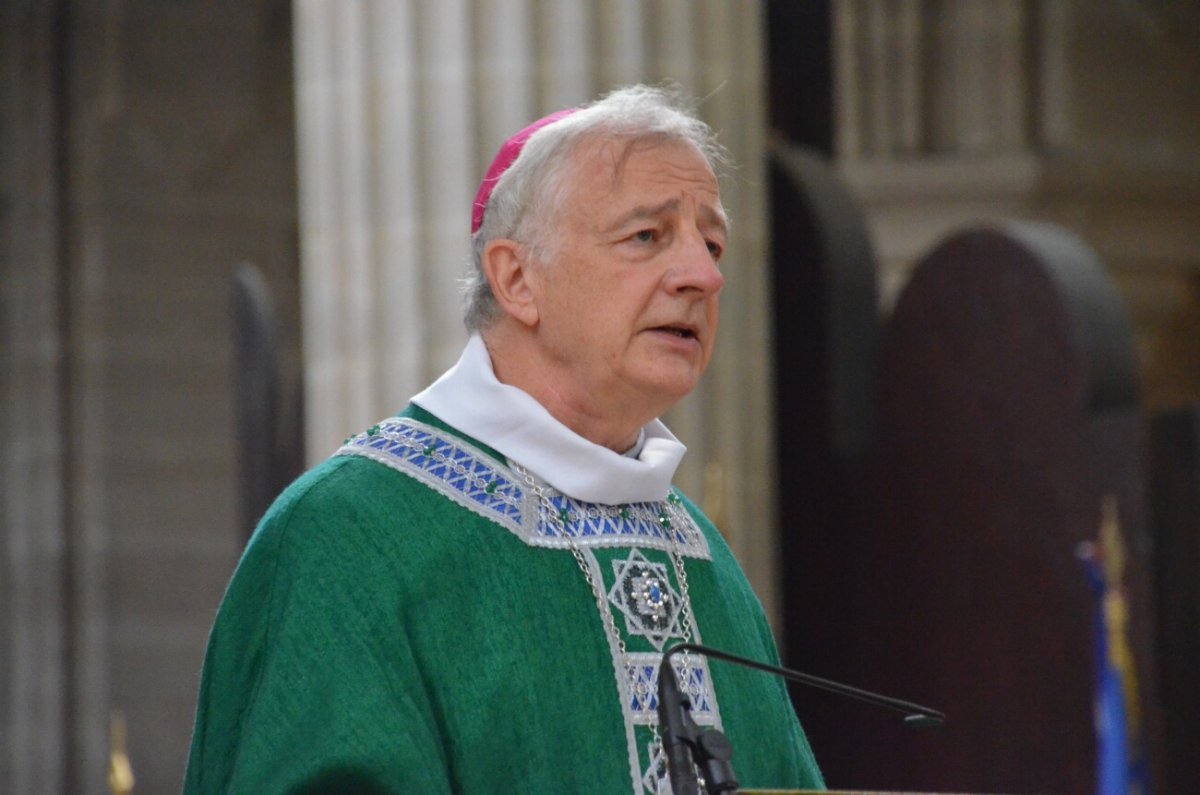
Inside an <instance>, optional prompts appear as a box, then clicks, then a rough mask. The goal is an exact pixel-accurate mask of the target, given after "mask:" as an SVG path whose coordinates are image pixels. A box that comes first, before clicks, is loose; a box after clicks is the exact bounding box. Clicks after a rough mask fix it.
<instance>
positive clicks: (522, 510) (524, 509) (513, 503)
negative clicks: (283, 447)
mask: <svg viewBox="0 0 1200 795" xmlns="http://www.w3.org/2000/svg"><path fill="white" fill-rule="evenodd" d="M336 455H357V456H363V457H366V458H370V459H372V460H374V461H377V462H379V463H381V464H384V465H386V466H389V467H391V468H393V469H396V470H398V471H400V472H403V473H404V474H406V475H409V476H411V477H413V478H415V479H417V480H419V481H421V482H422V483H424V484H426V485H427V486H429V487H430V488H432V489H435V490H436V491H438V492H440V493H441V494H443V495H445V496H446V497H449V498H450V499H452V500H454V501H455V502H457V503H458V504H460V505H462V506H463V507H465V508H467V509H469V510H471V511H473V512H474V513H477V514H479V515H480V516H483V517H485V518H487V519H491V520H492V521H494V522H496V523H497V524H499V525H501V526H503V527H504V528H506V529H507V530H509V531H510V532H512V533H514V534H515V535H517V536H518V537H520V538H521V539H522V540H523V541H524V542H525V543H526V544H529V545H530V546H540V547H553V548H559V549H566V548H569V547H570V546H571V543H572V540H574V543H575V544H576V545H577V546H580V547H588V546H597V547H608V546H635V545H636V546H640V547H647V548H652V549H670V548H671V546H672V536H673V537H674V538H673V540H674V544H675V545H677V546H678V548H679V551H680V552H681V553H682V554H684V555H687V556H689V557H693V558H701V559H704V560H710V559H711V556H710V553H709V550H708V542H707V541H706V540H705V538H704V535H703V533H701V532H700V529H699V528H698V527H696V525H695V523H694V522H693V521H692V520H691V517H690V516H689V515H688V513H687V511H685V510H683V508H682V507H679V508H676V507H675V503H677V502H678V497H676V496H675V495H674V494H672V495H671V497H672V498H673V499H668V500H662V501H658V502H639V503H629V504H627V505H599V504H596V503H589V502H582V501H580V500H576V499H574V498H572V497H568V496H566V495H564V494H560V493H559V492H557V491H555V490H554V489H552V488H550V487H549V486H547V487H545V488H544V492H545V495H546V497H547V501H546V502H548V503H549V505H546V504H544V503H543V502H542V501H541V500H538V499H537V497H536V495H534V494H532V493H531V492H530V490H529V489H527V488H525V485H524V483H523V482H522V480H521V478H520V476H518V475H517V473H516V472H514V471H513V470H512V468H511V467H509V466H507V465H506V464H502V463H500V462H498V461H496V460H494V459H492V458H491V457H490V456H488V455H487V454H486V453H484V452H482V451H481V450H479V449H478V448H476V447H475V446H474V445H471V444H469V443H468V442H465V441H463V440H462V439H459V438H457V437H455V436H452V435H450V434H448V433H445V432H444V431H441V430H439V429H437V428H434V427H432V426H430V425H426V424H425V423H422V422H418V421H416V420H413V419H409V418H407V417H395V418H392V419H389V420H385V421H384V422H381V423H379V424H378V425H376V426H374V427H372V428H371V429H369V430H367V431H365V432H363V433H360V434H358V435H357V436H352V437H351V438H349V439H347V440H346V443H345V444H343V445H342V447H341V448H340V449H338V451H337V453H336ZM550 510H553V511H555V512H557V515H556V516H551V515H549V511H550Z"/></svg>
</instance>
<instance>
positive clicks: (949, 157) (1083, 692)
mask: <svg viewBox="0 0 1200 795" xmlns="http://www.w3.org/2000/svg"><path fill="white" fill-rule="evenodd" d="M1198 42H1200V3H1196V2H1193V1H1192V0H812V1H811V2H809V0H805V2H794V1H793V0H756V1H753V2H752V1H751V0H746V1H745V2H741V1H739V2H726V1H725V0H698V1H697V2H691V1H690V0H653V1H651V0H646V1H645V2H640V1H639V0H561V2H560V1H559V0H438V2H411V1H408V2H399V1H398V0H397V1H393V0H354V1H353V2H338V1H337V0H294V2H290V1H289V0H237V1H236V2H235V1H234V0H219V1H218V2H211V1H210V2H201V1H200V0H170V1H169V2H168V1H166V0H53V1H52V0H44V1H42V2H39V1H38V0H15V1H13V2H6V3H4V4H3V6H2V7H0V325H2V331H0V341H2V344H0V359H2V364H3V367H2V369H0V372H2V373H3V378H2V380H0V417H2V418H3V419H2V421H0V454H2V455H3V465H4V470H3V476H2V477H0V537H2V539H3V543H2V544H0V605H2V606H3V607H2V608H0V683H2V689H0V693H3V695H2V696H0V792H14V793H16V792H44V793H102V792H107V791H109V786H108V783H107V782H106V770H107V769H108V766H109V764H110V756H111V753H112V750H113V744H112V741H113V737H112V735H113V733H112V730H111V726H112V719H113V716H114V715H115V714H119V715H121V716H123V719H124V723H125V726H126V742H125V743H124V750H125V752H126V753H127V754H128V757H129V759H130V763H131V766H132V770H133V773H134V776H135V779H136V785H135V790H134V791H136V792H145V793H160V792H163V793H166V792H176V791H178V789H179V786H180V783H181V781H182V775H183V767H184V762H185V759H186V754H187V747H188V742H189V739H190V734H191V728H192V720H193V710H194V708H195V699H196V686H197V683H198V678H199V669H200V664H201V661H202V658H203V653H204V647H205V642H206V637H207V633H208V630H209V627H210V626H211V622H212V619H213V615H214V611H215V610H216V607H217V605H218V603H219V600H220V598H221V595H222V592H223V589H224V587H225V585H226V583H227V581H228V579H229V577H230V575H231V573H232V571H233V567H234V565H235V564H236V562H237V559H238V556H239V554H240V551H241V549H242V547H243V545H244V544H245V542H246V539H247V537H248V535H249V533H250V531H251V530H252V526H253V522H254V520H255V518H256V516H257V512H261V510H262V507H263V500H265V499H269V497H270V496H271V495H272V494H273V493H274V492H276V491H277V490H278V488H279V486H280V485H281V484H282V483H283V482H286V480H287V479H288V478H289V477H291V476H292V475H294V474H295V473H296V471H297V470H298V469H299V468H301V467H302V466H304V465H305V464H306V463H309V464H311V463H313V462H316V461H319V460H321V459H322V458H323V457H325V456H326V455H328V454H329V453H330V452H332V451H333V450H334V449H336V447H337V445H338V444H339V443H340V442H341V440H342V439H343V438H344V437H346V436H348V435H350V434H352V433H355V432H358V431H360V430H362V429H364V428H366V427H368V426H369V425H371V424H372V423H374V422H375V421H377V420H378V419H380V418H382V417H385V416H388V415H390V414H392V413H394V412H395V411H397V410H398V409H399V408H400V407H402V406H403V404H404V403H405V402H406V400H407V398H408V397H409V396H410V395H411V394H413V393H414V392H416V391H417V390H418V389H420V388H421V387H422V386H424V385H425V384H426V383H428V382H429V381H430V380H431V379H432V378H434V377H436V376H437V375H438V374H440V373H441V372H442V371H443V370H444V369H445V368H446V367H447V366H448V365H449V364H451V363H453V361H454V360H455V359H456V358H457V355H458V352H459V350H460V348H461V345H462V343H463V341H464V340H465V332H464V331H463V329H462V325H461V322H460V320H459V317H460V314H459V297H458V293H457V279H458V278H459V277H460V276H461V275H462V273H463V271H464V269H465V266H466V262H467V258H468V253H469V247H468V246H469V240H468V234H467V233H468V223H469V207H470V202H471V197H472V195H473V194H474V190H475V183H476V181H477V179H478V176H479V174H480V173H481V172H482V170H483V168H484V166H485V164H486V163H487V161H488V160H489V159H490V157H491V155H492V153H493V152H494V150H495V148H496V147H497V146H498V144H499V143H500V141H502V140H503V139H504V138H505V137H506V136H507V135H508V134H509V133H511V132H512V131H513V130H516V129H518V128H520V127H521V126H523V124H524V123H525V122H527V121H528V120H530V119H533V118H535V117H537V116H539V115H541V114H543V113H545V112H548V111H550V110H554V109H557V108H561V107H566V106H569V105H573V104H577V103H581V102H584V101H587V100H588V99H590V98H593V97H595V96H597V95H598V94H600V93H603V92H604V91H605V90H606V89H608V88H611V87H615V86H618V85H623V84H628V83H632V82H661V81H672V82H674V83H677V84H678V85H679V86H681V87H682V88H683V89H684V90H685V91H686V92H687V93H688V94H690V95H692V96H695V97H697V98H699V99H700V100H701V105H700V108H701V115H702V116H703V117H704V118H705V119H706V120H707V121H708V122H710V123H711V124H712V125H713V126H714V127H715V128H716V129H717V130H718V131H719V133H720V137H721V140H722V142H723V143H724V145H725V146H726V147H727V148H728V149H729V151H730V153H731V155H732V158H733V161H734V162H735V164H736V165H735V167H734V168H733V169H731V171H730V173H729V174H728V175H727V176H726V178H725V179H724V182H723V188H722V190H723V198H724V201H725V204H726V207H727V208H728V210H729V211H730V214H731V216H732V217H733V219H734V240H733V244H732V245H731V247H730V250H729V252H728V255H727V261H728V262H729V263H730V265H729V266H728V272H727V280H728V281H727V286H726V288H725V293H724V295H723V297H722V310H723V312H722V313H723V318H722V320H723V323H722V331H721V334H722V336H721V339H720V342H719V344H718V348H717V352H716V354H715V357H714V360H713V364H712V367H711V368H710V370H709V372H708V374H707V375H706V377H705V382H704V384H703V386H702V388H701V389H700V390H698V391H697V393H696V394H694V395H693V396H691V397H690V398H688V400H687V401H685V403H683V404H681V405H680V406H679V407H677V408H676V409H675V410H673V412H672V414H671V415H670V416H669V417H668V418H667V422H668V424H669V425H670V426H671V427H672V429H673V430H674V431H675V433H676V435H678V436H679V437H680V438H681V439H682V440H683V441H684V442H685V443H686V444H687V445H688V447H689V454H688V457H687V458H686V459H685V464H684V468H683V470H682V471H681V474H680V477H679V481H678V484H679V485H680V486H681V487H682V488H683V489H684V490H685V491H686V492H688V493H690V494H692V495H693V496H695V497H696V498H697V499H698V501H699V502H702V503H703V504H704V505H705V507H706V509H707V510H708V511H709V512H710V515H713V516H714V519H716V520H717V522H718V523H719V525H720V527H721V529H722V531H723V532H724V533H725V534H726V537H727V539H728V540H729V542H730V545H731V546H732V547H733V549H734V551H735V553H736V554H737V555H738V557H739V559H740V560H741V561H742V564H743V566H744V567H745V568H746V570H747V572H748V574H749V576H750V579H751V581H752V583H753V584H754V586H755V588H756V590H757V592H758V594H759V596H760V598H761V600H762V601H763V603H764V606H765V607H766V609H767V611H768V615H769V616H770V617H771V619H772V622H773V626H774V629H775V631H776V634H777V637H778V639H779V642H780V649H781V653H782V655H783V657H784V660H785V663H786V664H788V665H790V666H792V667H795V668H798V669H801V670H804V671H807V672H809V673H813V674H817V675H819V676H826V677H829V678H833V679H838V680H842V681H846V682H848V683H850V684H855V685H859V686H862V687H866V688H870V689H877V690H882V691H884V692H887V693H889V694H891V695H895V696H899V697H901V698H907V699H911V700H913V701H917V702H921V703H928V704H930V705H932V706H935V707H937V708H939V709H943V710H944V711H945V712H947V714H948V715H949V722H948V724H947V726H946V727H945V728H944V729H943V730H941V731H940V732H924V733H913V732H910V731H908V730H906V729H905V728H904V727H902V726H900V725H899V723H898V722H897V721H895V720H894V718H893V717H892V716H890V715H887V714H882V715H881V714H876V713H875V712H872V711H871V709H870V708H869V707H865V706H861V705H858V704H856V703H854V702H846V701H839V700H836V699H835V698H834V697H832V696H828V695H826V694H823V693H819V692H803V691H800V690H797V689H793V690H792V696H793V699H794V702H795V704H796V706H797V710H798V712H799V715H800V719H801V722H802V723H803V724H804V725H805V727H806V729H807V731H808V732H809V734H810V737H811V739H812V743H813V746H814V750H815V753H816V755H817V759H818V761H819V762H820V763H821V764H822V767H823V769H824V771H825V775H826V779H827V781H828V783H829V785H830V786H831V787H837V788H860V789H861V788H873V789H888V790H926V791H959V792H1033V791H1056V792H1069V793H1083V792H1088V791H1095V765H1096V760H1097V756H1098V754H1099V753H1100V743H1099V742H1098V741H1097V738H1096V735H1095V733H1094V731H1093V712H1092V706H1093V705H1092V698H1093V692H1094V679H1095V675H1096V674H1095V670H1094V665H1093V662H1094V661H1093V649H1094V634H1095V631H1096V627H1095V623H1094V619H1095V615H1096V598H1095V594H1094V593H1093V591H1092V587H1091V586H1090V585H1089V582H1088V579H1087V575H1086V572H1085V567H1084V565H1083V564H1082V562H1081V561H1080V560H1079V550H1080V548H1081V544H1085V543H1087V542H1089V541H1094V540H1095V539H1097V538H1098V534H1099V531H1100V527H1101V525H1102V523H1103V522H1102V519H1103V517H1104V511H1103V509H1102V506H1103V505H1105V504H1107V505H1110V506H1112V512H1111V514H1110V516H1109V519H1110V520H1111V524H1112V526H1116V527H1119V529H1120V537H1121V538H1122V539H1123V541H1122V543H1123V547H1122V548H1123V549H1124V552H1125V561H1126V565H1125V566H1124V568H1123V570H1122V571H1121V572H1120V582H1117V583H1112V584H1113V585H1114V587H1119V590H1120V593H1121V594H1122V595H1123V597H1124V599H1125V600H1126V603H1127V605H1128V609H1129V622H1128V639H1129V643H1130V645H1131V648H1132V652H1133V658H1132V659H1133V670H1134V671H1135V672H1136V678H1137V683H1138V699H1137V702H1136V705H1132V706H1136V709H1129V710H1128V711H1131V712H1134V713H1136V714H1135V717H1136V720H1137V721H1138V734H1139V736H1140V737H1141V738H1142V739H1141V743H1142V745H1141V750H1143V751H1144V753H1145V758H1146V764H1147V766H1148V771H1149V775H1150V778H1151V781H1152V785H1153V788H1154V790H1155V791H1157V792H1161V793H1182V792H1197V791H1200V772H1198V770H1197V767H1196V765H1195V749H1196V748H1197V747H1200V681H1198V680H1197V677H1196V676H1195V673H1194V666H1195V664H1196V662H1197V660H1200V630H1198V628H1200V91H1197V85H1198V84H1200V44H1198ZM1130 706H1131V705H1127V707H1130ZM735 764H736V758H735Z"/></svg>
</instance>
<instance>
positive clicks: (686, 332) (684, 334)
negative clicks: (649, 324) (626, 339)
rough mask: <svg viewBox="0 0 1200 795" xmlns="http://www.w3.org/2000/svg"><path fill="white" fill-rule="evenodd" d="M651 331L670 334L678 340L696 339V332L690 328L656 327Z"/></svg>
mask: <svg viewBox="0 0 1200 795" xmlns="http://www.w3.org/2000/svg"><path fill="white" fill-rule="evenodd" d="M652 331H659V332H662V333H665V334H672V335H674V336H676V337H679V338H680V339H685V340H694V339H696V330H695V329H693V328H691V327H690V326H678V325H670V326H656V327H654V328H653V329H652Z"/></svg>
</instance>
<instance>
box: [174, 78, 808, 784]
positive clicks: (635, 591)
mask: <svg viewBox="0 0 1200 795" xmlns="http://www.w3.org/2000/svg"><path fill="white" fill-rule="evenodd" d="M717 157H718V148H717V145H716V143H715V141H714V139H713V137H712V134H711V132H710V131H709V129H708V128H707V127H706V126H705V125H704V124H703V123H702V122H700V121H698V120H697V119H695V118H694V117H693V116H691V115H690V114H689V113H688V112H687V111H686V110H684V109H682V108H681V107H680V106H679V104H678V103H677V101H676V100H675V99H674V98H673V97H672V96H671V95H670V94H669V93H667V92H664V91H661V90H658V89H651V88H645V87H634V88H629V89H624V90H620V91H617V92H614V93H612V94H610V95H609V96H607V97H606V98H604V99H603V100H600V101H598V102H596V103H594V104H592V105H589V106H587V107H584V108H579V109H573V110H570V111H563V112H560V113H556V114H554V115H552V116H549V117H546V118H545V119H542V120H541V121H539V122H536V123H535V124H533V125H531V126H530V127H528V128H526V129H525V130H523V131H521V132H520V133H519V134H517V135H516V136H514V137H513V138H512V139H510V140H509V141H508V142H506V143H505V144H504V146H503V147H502V148H501V150H500V153H499V154H498V155H497V157H496V160H495V161H494V162H493V164H492V167H491V169H490V170H489V172H488V174H487V176H486V177H485V179H484V181H483V183H482V184H481V186H480V189H479V194H478V196H477V197H476V203H475V207H474V214H473V224H472V232H473V241H474V251H475V269H476V272H475V273H474V278H473V284H471V285H470V287H469V297H468V308H467V326H468V328H469V329H470V330H471V331H472V336H471V338H470V341H469V342H468V344H467V346H466V350H465V351H464V353H463V355H462V358H461V359H460V360H459V362H458V363H457V364H456V365H455V366H454V367H453V368H452V369H451V370H449V371H448V372H447V373H446V374H445V375H443V376H442V378H441V379H439V380H438V381H437V382H436V383H434V384H433V385H432V386H430V387H429V388H428V389H426V390H425V391H424V392H421V393H420V394H418V395H416V396H415V397H414V398H413V399H412V402H411V404H410V405H409V406H408V407H407V408H406V409H405V410H404V411H403V412H402V413H401V414H400V415H399V416H397V417H395V418H393V419H389V420H386V421H384V422H381V423H380V424H379V425H377V426H374V427H372V428H370V429H369V430H367V431H365V432H363V433H361V434H359V435H357V436H355V437H352V438H351V439H349V440H347V442H346V444H345V445H344V446H343V447H342V448H341V449H340V450H339V451H338V453H337V454H336V455H335V456H333V457H332V458H330V459H329V460H328V461H326V462H325V463H323V464H321V465H320V466H318V467H317V468H315V469H314V470H313V471H311V472H309V473H308V474H306V475H305V476H304V477H302V478H300V479H299V480H298V481H297V482H296V483H295V484H293V485H292V486H291V487H290V488H289V489H288V490H287V491H286V492H284V494H283V495H282V496H281V497H280V498H279V500H278V501H277V502H276V504H275V505H274V506H273V507H272V508H271V510H270V511H269V512H268V513H267V515H266V517H265V518H264V519H263V521H262V524H261V525H260V526H259V528H258V530H257V531H256V533H255V535H254V537H253V539H252V540H251V542H250V544H249V546H248V548H247V550H246V553H245V555H244V557H243V559H242V561H241V563H240V564H239V566H238V570H237V573H236V574H235V576H234V578H233V581H232V583H231V584H230V586H229V590H228V593H227V594H226V596H225V600H224V602H223V603H222V605H221V609H220V611H219V613H218V615H217V620H216V624H215V626H214V628H213V632H212V637H211V641H210V645H209V651H208V655H207V657H206V660H205V665H204V673H203V680H202V683H201V690H200V700H199V706H198V710H197V717H196V730H195V735H194V738H193V742H192V750H191V756H190V760H189V765H188V773H187V782H186V791H187V792H194V793H202V792H227V791H237V792H254V793H262V792H293V791H321V790H323V789H341V790H346V791H365V792H406V793H408V792H420V793H449V792H461V793H493V792H496V793H499V792H504V793H509V792H539V793H540V792H572V793H574V792H597V793H619V792H626V793H634V794H635V795H637V794H638V793H646V792H650V793H654V792H658V791H660V788H661V787H662V786H663V784H662V778H663V776H664V763H663V759H662V756H661V748H660V743H659V737H658V731H657V718H656V715H655V710H654V703H655V681H656V669H657V663H658V661H659V657H660V655H661V653H662V650H663V648H664V647H665V646H667V645H669V644H672V643H678V642H682V641H691V642H696V643H699V642H704V643H707V644H711V645H715V646H718V647H721V648H723V649H725V650H727V651H730V652H733V653H738V654H742V655H745V656H749V657H753V658H758V659H765V660H773V659H774V658H775V656H776V652H775V647H774V644H773V642H772V639H771V635H770V632H769V630H768V627H767V624H766V621H765V620H764V617H763V614H762V609H761V607H760V606H759V604H758V601H757V600H756V599H755V597H754V594H753V593H752V592H751V590H750V587H749V585H748V584H747V582H746V580H745V577H744V576H743V575H742V573H741V571H740V570H739V568H738V566H737V563H736V562H735V561H734V559H733V557H732V556H731V554H730V552H729V550H728V548H727V547H726V546H725V544H724V543H723V542H722V540H721V538H720V535H719V534H718V533H717V532H716V531H715V530H714V529H713V527H712V525H711V524H710V523H709V522H708V521H707V520H706V519H705V518H704V516H703V515H702V514H701V513H700V512H699V510H698V509H697V508H696V507H695V506H694V505H693V504H692V503H690V502H689V501H688V500H687V499H686V498H684V497H683V496H682V495H681V494H679V493H678V492H677V491H675V490H673V488H672V487H671V479H672V476H673V474H674V471H675V467H676V466H677V464H678V463H679V460H680V458H681V457H682V456H683V453H684V447H683V445H681V444H680V443H679V441H678V440H676V439H675V438H674V437H673V436H672V435H671V433H670V432H669V431H668V430H667V429H666V427H665V426H663V424H662V423H661V422H659V421H658V420H657V419H656V418H657V417H658V416H659V415H660V414H662V413H663V412H664V411H666V410H667V409H668V408H670V407H671V406H672V405H674V404H675V403H676V402H677V401H678V400H679V399H680V398H682V397H683V396H684V395H686V394H688V393H689V392H690V391H691V390H692V389H693V388H694V387H695V386H696V383H697V381H698V380H699V378H700V376H701V374H702V373H703V372H704V369H705V367H706V365H707V364H708V361H709V357H710V356H711V355H712V350H713V343H714V338H715V334H716V330H717V296H718V294H719V293H720V291H721V287H722V283H723V277H722V275H721V271H720V269H719V267H718V265H719V262H720V259H721V255H722V253H723V251H724V249H725V245H726V232H727V229H726V218H725V212H724V210H723V208H722V206H721V200H720V196H719V193H718V188H717V180H716V177H715V176H714V170H713V164H714V162H715V161H716V158H717ZM676 661H677V663H678V667H679V669H680V673H681V677H680V678H681V681H682V682H683V683H684V687H685V689H686V690H687V691H688V692H689V694H690V695H691V700H692V701H693V704H694V707H693V716H694V718H695V719H696V721H697V722H698V723H700V724H701V725H713V726H717V727H720V728H721V729H722V730H723V731H724V732H725V733H726V735H727V736H728V737H729V738H730V740H731V742H732V743H733V746H734V748H735V750H736V755H735V758H734V765H735V768H736V770H737V773H738V776H739V778H740V780H741V782H742V784H743V786H748V785H755V786H762V787H766V786H777V787H797V786H805V787H814V786H815V787H819V786H821V785H822V782H821V778H820V774H819V772H818V770H817V767H816V765H815V763H814V761H813V757H812V753H811V751H810V750H809V747H808V743H807V741H806V739H805V737H804V734H803V732H802V730H801V728H800V725H799V723H798V721H797V720H796V716H795V713H794V712H793V711H792V708H791V706H790V704H789V702H788V699H787V695H786V692H785V690H784V688H783V685H782V684H781V683H780V682H779V681H777V680H775V679H774V678H773V677H770V676H767V675H765V674H762V673H758V672H754V671H749V670H745V669H739V668H735V667H732V666H729V665H726V664H724V663H718V662H715V661H714V662H713V663H711V664H710V663H709V662H708V661H707V660H705V659H703V658H699V657H697V656H696V655H690V656H687V657H684V658H677V660H676Z"/></svg>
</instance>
